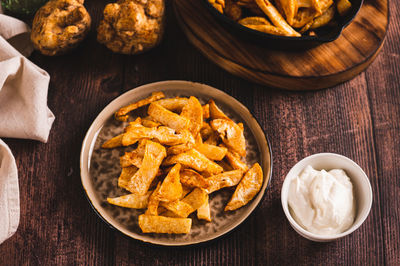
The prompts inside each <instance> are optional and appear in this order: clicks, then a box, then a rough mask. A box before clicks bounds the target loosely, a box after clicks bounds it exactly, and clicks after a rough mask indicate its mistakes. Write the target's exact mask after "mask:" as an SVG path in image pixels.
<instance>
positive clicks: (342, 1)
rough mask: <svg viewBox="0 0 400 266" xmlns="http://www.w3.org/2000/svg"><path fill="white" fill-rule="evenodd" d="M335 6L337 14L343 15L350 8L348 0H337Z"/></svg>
mask: <svg viewBox="0 0 400 266" xmlns="http://www.w3.org/2000/svg"><path fill="white" fill-rule="evenodd" d="M336 8H337V11H338V13H339V15H341V16H344V15H346V14H347V12H349V10H350V8H351V3H350V1H349V0H338V1H337V2H336Z"/></svg>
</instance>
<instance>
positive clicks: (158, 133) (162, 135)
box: [122, 125, 194, 146]
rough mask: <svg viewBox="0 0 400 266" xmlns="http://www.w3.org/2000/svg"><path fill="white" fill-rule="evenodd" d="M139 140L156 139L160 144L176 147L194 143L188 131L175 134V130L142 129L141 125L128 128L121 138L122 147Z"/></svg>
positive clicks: (167, 128)
mask: <svg viewBox="0 0 400 266" xmlns="http://www.w3.org/2000/svg"><path fill="white" fill-rule="evenodd" d="M140 139H156V140H157V141H158V142H160V143H161V144H165V145H178V144H185V143H188V142H194V139H193V136H192V134H190V132H189V131H188V130H184V131H181V133H180V134H176V133H175V130H173V129H172V128H169V127H164V126H161V127H158V128H155V127H152V128H148V127H144V126H142V125H139V126H135V127H130V128H128V129H127V131H126V132H125V133H124V135H123V137H122V145H124V146H129V145H133V144H135V143H136V142H137V141H138V140H140Z"/></svg>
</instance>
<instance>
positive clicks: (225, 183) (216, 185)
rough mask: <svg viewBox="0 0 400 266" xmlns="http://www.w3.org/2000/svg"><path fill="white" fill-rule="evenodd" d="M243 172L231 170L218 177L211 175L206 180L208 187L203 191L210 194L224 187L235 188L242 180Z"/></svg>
mask: <svg viewBox="0 0 400 266" xmlns="http://www.w3.org/2000/svg"><path fill="white" fill-rule="evenodd" d="M242 176H243V172H242V171H241V170H232V171H229V172H223V173H221V174H218V175H213V176H210V177H209V178H207V181H208V182H209V184H210V186H209V187H208V188H206V189H205V191H206V192H207V193H208V194H210V193H213V192H214V191H217V190H220V189H221V188H224V187H233V186H236V185H237V184H238V183H239V182H240V180H241V179H242Z"/></svg>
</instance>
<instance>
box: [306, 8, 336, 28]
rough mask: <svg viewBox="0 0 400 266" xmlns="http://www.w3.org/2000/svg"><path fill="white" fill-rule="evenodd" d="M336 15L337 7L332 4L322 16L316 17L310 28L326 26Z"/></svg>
mask: <svg viewBox="0 0 400 266" xmlns="http://www.w3.org/2000/svg"><path fill="white" fill-rule="evenodd" d="M334 17H335V7H333V6H331V7H330V8H328V9H327V10H326V11H325V13H323V14H322V15H321V16H319V17H316V18H315V19H314V21H313V22H312V24H311V26H310V29H316V28H320V27H323V26H326V25H327V24H328V23H329V22H330V21H331V20H332V19H333V18H334Z"/></svg>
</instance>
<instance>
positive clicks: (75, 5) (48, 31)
mask: <svg viewBox="0 0 400 266" xmlns="http://www.w3.org/2000/svg"><path fill="white" fill-rule="evenodd" d="M83 2H84V1H83V0H51V1H49V2H47V3H46V4H45V5H44V6H43V7H41V8H40V9H39V10H38V11H37V12H36V14H35V18H34V19H33V23H32V32H31V40H32V42H33V45H34V47H35V49H37V50H39V51H40V52H41V53H42V54H44V55H59V54H62V53H65V52H67V51H68V50H70V49H72V48H74V47H76V46H77V45H78V44H79V43H80V42H81V41H82V40H83V39H84V38H85V37H86V35H87V33H88V32H89V29H90V23H91V18H90V15H89V13H88V12H87V10H86V9H85V7H84V6H83Z"/></svg>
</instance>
